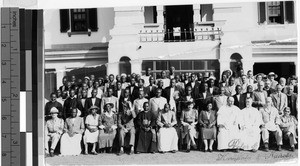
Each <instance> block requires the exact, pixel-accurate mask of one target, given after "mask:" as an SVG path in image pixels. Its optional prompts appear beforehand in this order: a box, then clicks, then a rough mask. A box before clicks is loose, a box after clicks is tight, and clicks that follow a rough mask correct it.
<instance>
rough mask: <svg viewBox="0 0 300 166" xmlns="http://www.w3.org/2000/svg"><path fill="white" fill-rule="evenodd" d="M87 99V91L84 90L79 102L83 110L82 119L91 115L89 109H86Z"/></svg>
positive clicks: (80, 108)
mask: <svg viewBox="0 0 300 166" xmlns="http://www.w3.org/2000/svg"><path fill="white" fill-rule="evenodd" d="M86 99H87V90H85V89H83V90H82V91H81V98H80V99H78V100H79V108H78V109H79V110H81V117H85V116H87V115H88V114H89V112H88V109H85V102H86Z"/></svg>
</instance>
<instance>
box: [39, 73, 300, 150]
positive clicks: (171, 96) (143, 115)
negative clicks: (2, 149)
mask: <svg viewBox="0 0 300 166" xmlns="http://www.w3.org/2000/svg"><path fill="white" fill-rule="evenodd" d="M277 77H278V76H277V75H276V74H275V73H274V72H270V73H269V74H268V75H265V74H263V73H259V74H257V75H255V76H254V75H253V72H252V71H251V70H249V71H248V72H247V73H246V74H244V71H243V69H240V70H239V71H238V72H232V71H231V70H226V71H223V73H222V75H221V78H220V80H217V79H216V77H215V76H214V73H213V72H205V73H184V74H180V75H176V74H175V68H174V67H171V68H170V70H169V71H162V72H161V73H160V75H159V76H158V77H157V78H156V79H155V78H154V77H153V76H152V75H151V69H150V68H148V69H146V73H145V75H139V74H135V73H132V74H131V75H126V74H122V75H117V76H116V77H115V76H114V75H112V74H110V75H109V76H107V77H104V78H102V77H99V78H95V76H94V75H90V76H85V77H84V78H83V79H77V78H76V76H74V75H73V76H71V78H70V80H69V79H68V78H67V77H64V78H63V81H62V82H63V85H62V86H61V87H59V89H58V90H57V91H56V92H53V93H51V95H50V101H48V102H47V103H46V105H45V124H46V125H45V153H46V155H50V156H53V155H54V150H55V148H56V145H57V144H58V143H59V142H60V153H61V155H79V154H81V153H82V152H83V154H94V155H96V154H98V153H105V152H107V153H112V148H113V146H114V144H115V142H118V145H119V150H118V151H117V154H118V155H121V154H123V153H125V151H126V152H127V153H128V154H133V153H137V154H138V153H156V152H160V153H166V152H172V153H176V152H177V151H178V150H182V149H185V150H186V152H190V150H191V149H200V150H203V151H204V152H213V150H215V148H214V144H217V146H216V147H217V150H220V151H226V150H228V149H233V151H235V152H239V150H251V151H253V152H256V151H257V150H258V149H259V147H261V148H262V149H263V150H264V151H268V150H269V137H270V134H271V135H274V136H275V139H276V143H277V147H276V148H277V150H279V151H280V150H281V149H282V147H281V146H282V144H283V139H287V140H288V141H289V143H290V150H291V151H294V150H295V147H296V144H297V138H298V136H297V133H298V129H297V119H298V117H297V112H298V108H297V91H298V88H297V87H298V86H297V77H296V76H291V77H289V78H288V79H287V80H286V78H284V77H281V78H280V79H279V82H277V81H276V78H277ZM261 139H262V144H261ZM48 142H51V144H50V150H49V146H48ZM215 142H216V143H215ZM81 143H83V145H84V148H82V145H81ZM90 144H92V149H91V150H90V149H89V145H90Z"/></svg>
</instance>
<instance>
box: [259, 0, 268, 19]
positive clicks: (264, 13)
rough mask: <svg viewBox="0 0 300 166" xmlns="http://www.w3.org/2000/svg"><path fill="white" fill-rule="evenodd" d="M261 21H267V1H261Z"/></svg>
mask: <svg viewBox="0 0 300 166" xmlns="http://www.w3.org/2000/svg"><path fill="white" fill-rule="evenodd" d="M258 5H259V6H258V8H259V23H264V22H265V21H266V3H265V2H259V3H258Z"/></svg>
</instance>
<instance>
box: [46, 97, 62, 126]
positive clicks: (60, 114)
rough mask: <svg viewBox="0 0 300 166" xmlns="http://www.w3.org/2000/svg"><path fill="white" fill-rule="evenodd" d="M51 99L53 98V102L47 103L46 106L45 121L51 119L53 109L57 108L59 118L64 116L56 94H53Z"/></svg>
mask: <svg viewBox="0 0 300 166" xmlns="http://www.w3.org/2000/svg"><path fill="white" fill-rule="evenodd" d="M50 98H51V100H50V101H49V102H47V103H46V105H45V119H46V121H47V120H49V119H51V116H50V110H51V108H52V107H55V108H57V110H58V117H61V116H62V111H63V107H62V105H61V104H60V103H59V102H58V101H56V98H57V95H56V93H51V95H50Z"/></svg>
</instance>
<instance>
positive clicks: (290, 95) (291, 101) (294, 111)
mask: <svg viewBox="0 0 300 166" xmlns="http://www.w3.org/2000/svg"><path fill="white" fill-rule="evenodd" d="M286 96H287V100H288V104H287V105H288V107H290V109H291V115H293V116H295V117H296V118H297V119H298V117H297V115H298V108H297V98H298V96H297V94H296V93H294V86H293V85H289V86H287V93H286Z"/></svg>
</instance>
